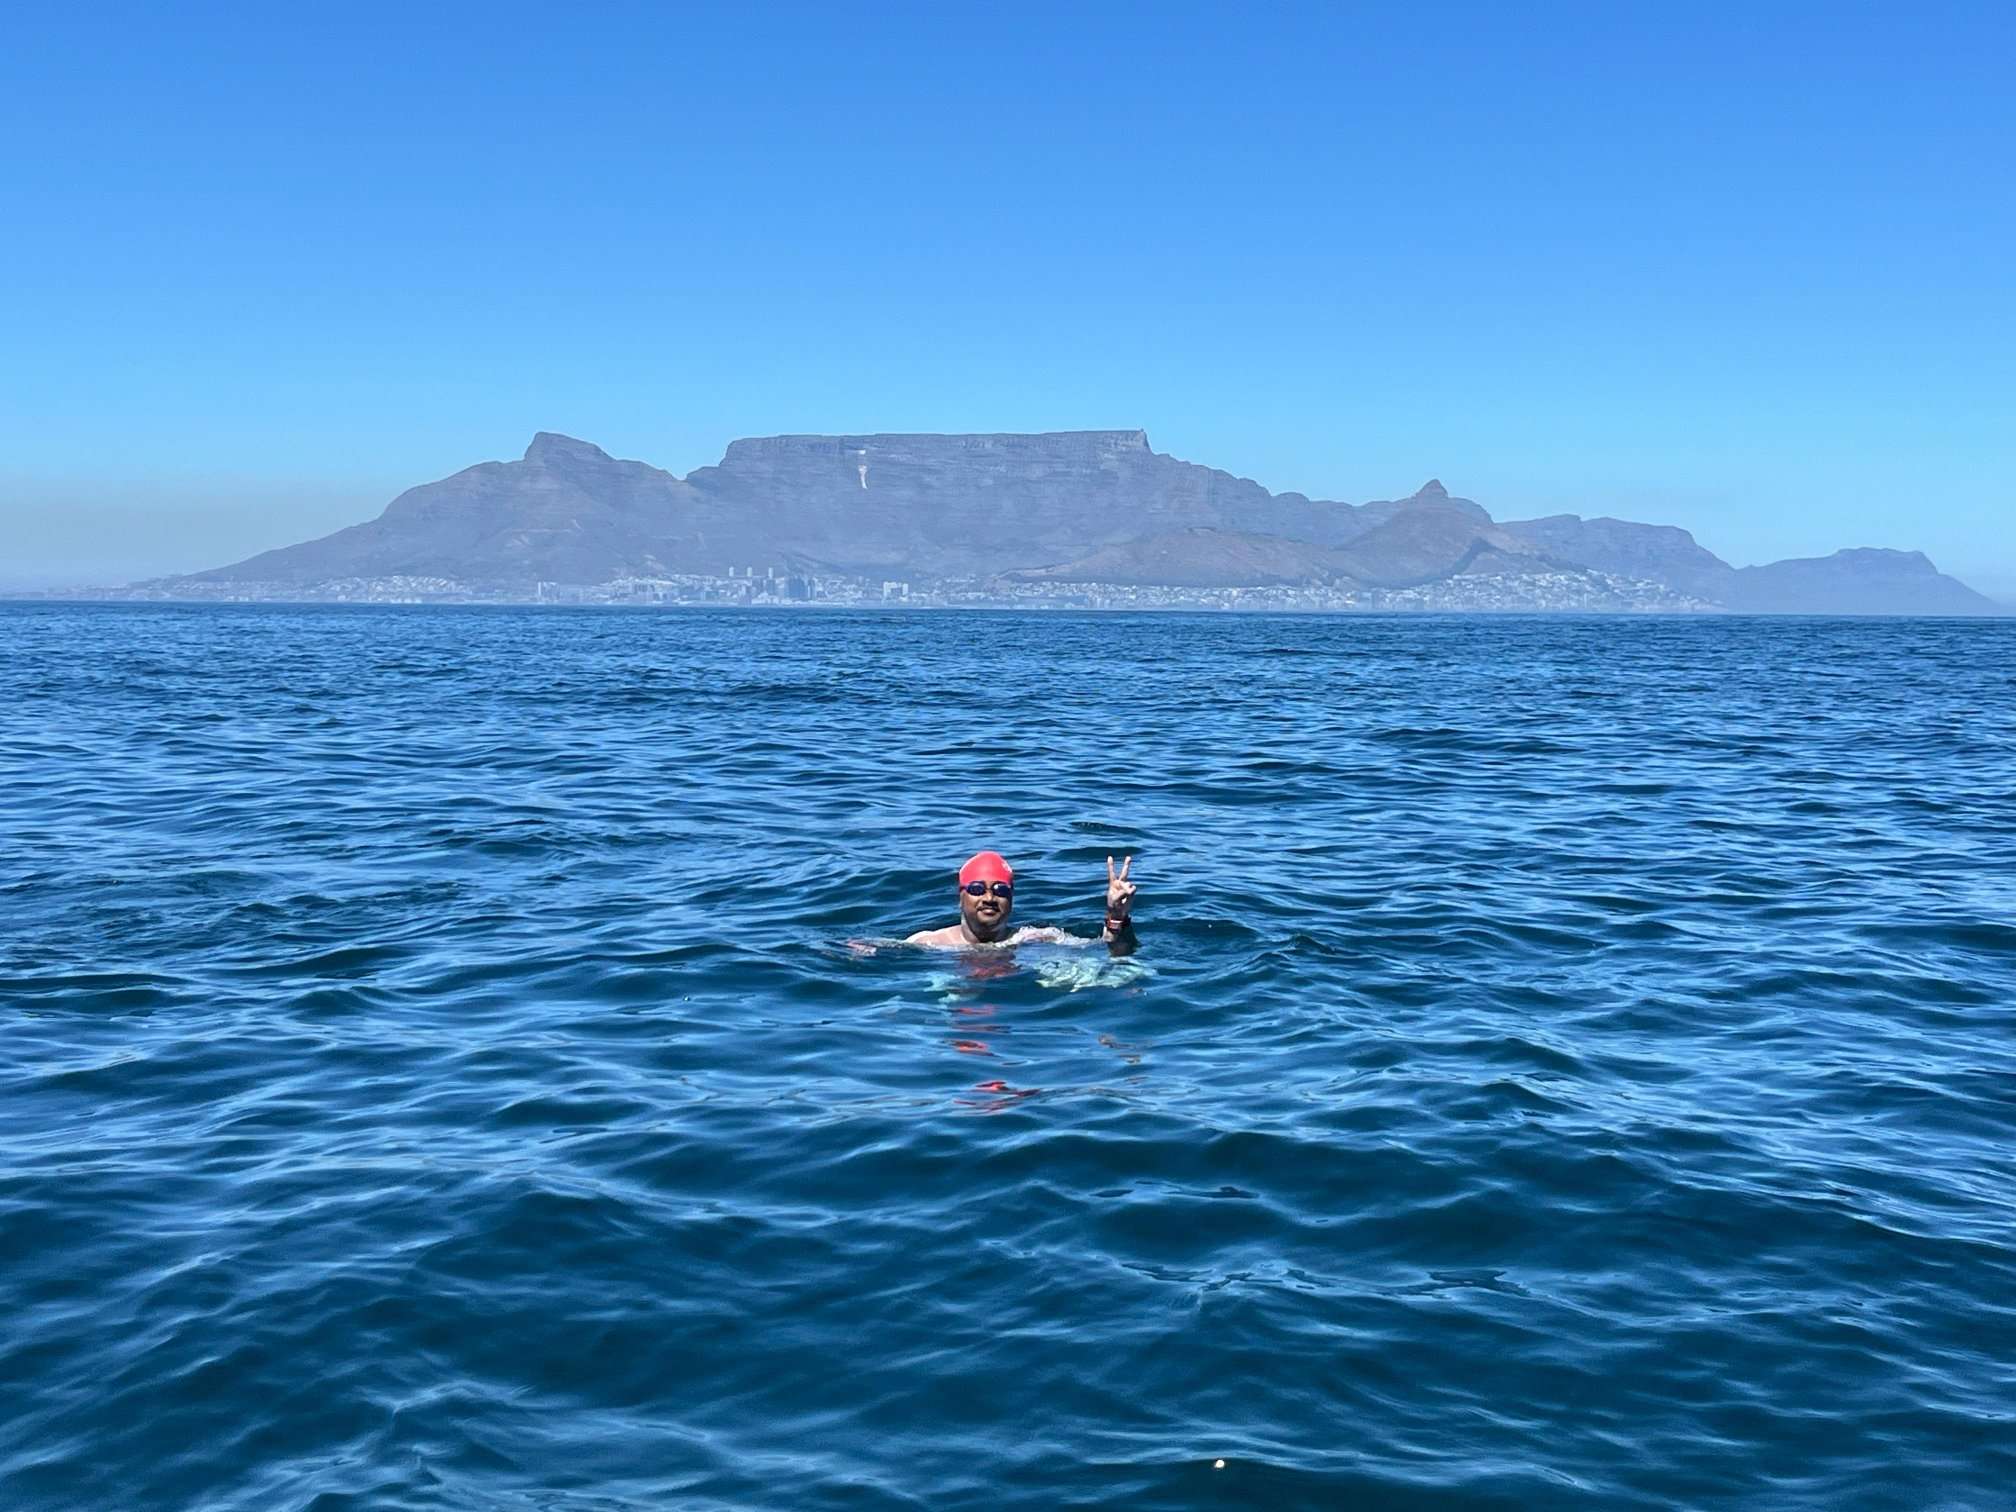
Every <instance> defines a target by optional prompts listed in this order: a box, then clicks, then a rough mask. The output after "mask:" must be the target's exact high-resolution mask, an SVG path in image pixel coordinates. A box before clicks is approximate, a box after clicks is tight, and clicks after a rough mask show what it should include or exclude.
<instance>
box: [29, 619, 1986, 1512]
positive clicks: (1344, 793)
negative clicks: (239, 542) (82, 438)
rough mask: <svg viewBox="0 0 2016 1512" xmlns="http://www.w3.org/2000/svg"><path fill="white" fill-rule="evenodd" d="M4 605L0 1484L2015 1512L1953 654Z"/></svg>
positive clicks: (1973, 773)
mask: <svg viewBox="0 0 2016 1512" xmlns="http://www.w3.org/2000/svg"><path fill="white" fill-rule="evenodd" d="M983 631H984V632H986V633H985V634H976V633H975V632H983ZM0 633H4V634H5V635H6V637H7V645H8V650H9V655H8V656H7V657H6V658H5V659H4V660H0V710H4V712H5V714H6V718H5V720H4V721H0V776H4V778H5V779H6V780H5V782H4V784H0V833H4V834H5V836H6V837H7V844H6V845H5V846H4V847H0V918H4V922H5V924H6V929H5V930H4V932H0V1013H4V1014H5V1016H6V1029H7V1033H6V1035H5V1037H4V1039H0V1320H4V1321H0V1506H5V1507H7V1508H9V1509H12V1508H16V1507H20V1508H27V1509H37V1508H101V1507H109V1506H118V1507H134V1508H154V1507H160V1508H224V1509H246V1512H252V1509H257V1512H269V1509H274V1508H315V1509H317V1512H325V1509H333V1508H373V1509H376V1508H430V1509H433V1508H511V1509H525V1512H531V1509H539V1512H556V1509H580V1512H586V1509H594V1512H612V1509H619V1508H621V1509H629V1508H638V1509H642V1508H659V1507H665V1506H682V1507H700V1508H730V1507H733V1508H766V1509H767V1508H774V1507H793V1508H800V1507H802V1508H812V1509H821V1508H925V1507H929V1508H934V1509H935V1508H943V1507H959V1506H970V1505H980V1504H983V1503H984V1504H986V1505H988V1506H1001V1505H1008V1506H1027V1507H1032V1508H1035V1507H1040V1508H1050V1507H1059V1506H1099V1507H1108V1506H1126V1507H1130V1508H1131V1507H1143V1508H1161V1507H1167V1508H1208V1507H1269V1508H1277V1507H1279V1508H1299V1507H1308V1508H1334V1507H1353V1508H1395V1509H1397V1508H1407V1509H1418V1508H1429V1509H1445V1508H1446V1509H1457V1508H1461V1509H1487V1508H1488V1509H1500V1508H1503V1509H1510V1508H1527V1507H1534V1506H1547V1507H1564V1508H1591V1509H1595V1508H1604V1509H1609V1508H1693V1507H1701V1506H1742V1507H1746V1508H1748V1507H1757V1508H1814V1509H1822V1508H1825V1509H1836V1508H1865V1507H1866V1508H1909V1509H1914V1512H1915V1509H1920V1508H1945V1509H1958V1508H1966V1509H1988V1508H1999V1507H2002V1506H2006V1505H2007V1504H2008V1497H2007V1487H2008V1485H2009V1484H2010V1482H2011V1480H2012V1478H2016V1447H2012V1446H2016V1431H2012V1430H2016V1423H2012V1421H2011V1420H2012V1416H2016V1412H2012V1408H2011V1405H2010V1404H2011V1403H2012V1402H2016V1367H2012V1365H2011V1364H2010V1362H2011V1361H2012V1360H2016V1305H2012V1303H2011V1301H2010V1299H2011V1298H2012V1297H2016V1198H2012V1196H2011V1193H2012V1192H2016V1154H2012V1151H2016V1095H2012V1094H2011V1092H2010V1090H2009V1089H2010V1088H2011V1087H2012V1086H2016V1080H2012V1074H2016V1028H2012V1024H2016V1016H2012V1010H2016V935H2012V933H2011V930H2012V921H2016V869H2012V868H2011V867H2010V866H2009V865H2008V858H2009V857H2010V856H2011V855H2012V854H2016V803H2012V801H2011V800H2012V796H2016V779H2012V775H2011V774H2012V773H2016V718H2012V715H2016V704H2012V699H2016V684H2012V683H2011V681H2010V680H2009V678H2008V676H2007V673H2006V668H2007V667H2008V666H2009V665H2010V663H2011V661H2012V659H2016V657H2012V652H2016V626H2010V625H2002V624H1995V623H1963V622H1957V621H1956V622H1941V621H1903V622H1874V621H1825V620H1788V621H1763V620H1739V619H1702V620H1685V619H1669V620H1621V619H1619V620H1611V619H1518V618H1505V619H1406V618H1391V619H1384V618H1355V619H1323V618H1297V617H1270V618H1238V617H1210V616H1196V617H1186V616H1140V617H1130V616H1104V617H1093V616H1075V615H1054V616H1042V617H1033V616H1032V617H1019V618H1000V619H991V620H990V619H987V618H985V617H976V618H973V619H954V618H950V617H944V616H933V615H914V616H904V615H789V614H775V615H765V614H727V613H724V614H719V615H708V614H673V613H667V614H658V615H654V614H596V613H585V612H550V611H548V612H532V611H506V610H468V611H460V610H424V611H423V610H400V609H364V608H359V609H329V610H282V609H267V608H253V607H242V606H230V607H226V606H219V607H214V608H195V607H185V606H174V607H168V606H162V607H120V606H98V607H73V606H48V605H44V606H0ZM982 846H990V847H994V848H998V849H1000V850H1003V851H1004V852H1006V853H1007V854H1008V855H1009V856H1010V857H1011V858H1012V859H1013V860H1014V861H1015V863H1016V866H1017V899H1016V910H1017V914H1018V916H1020V917H1022V918H1024V919H1026V920H1028V921H1030V922H1039V923H1054V924H1058V925H1061V926H1063V927H1065V928H1067V929H1072V930H1076V931H1078V932H1079V933H1080V934H1082V935H1085V936H1091V935H1094V934H1096V933H1097V931H1098V928H1099V922H1100V914H1101V894H1102V890H1103V884H1104V861H1105V857H1106V856H1107V854H1108V853H1114V854H1125V853H1132V854H1134V855H1136V857H1137V860H1136V863H1135V874H1136V876H1138V877H1139V878H1140V880H1141V885H1142V895H1141V901H1140V914H1141V945H1140V949H1139V951H1138V952H1136V953H1135V954H1133V955H1131V956H1124V957H1115V956H1113V955H1110V954H1109V953H1107V952H1106V951H1105V950H1103V949H1101V948H1097V947H1094V948H1089V949H1087V948H1073V947H1071V946H1068V945H1043V946H1032V947H1025V948H1023V949H1021V950H1018V951H1016V952H1014V953H1013V954H1012V955H994V956H989V957H978V956H963V957H962V956H959V955H956V954H953V955H938V954H927V953H921V952H917V951H912V950H905V949H902V948H900V947H895V946H893V945H891V944H890V943H889V942H890V941H891V940H892V939H894V938H898V937H900V936H902V935H904V934H906V933H908V932H909V931H911V930H913V929H917V928H920V927H923V926H926V925H936V924H941V923H944V922H947V921H948V919H949V918H950V917H951V913H952V908H953V891H952V886H951V880H952V872H953V869H954V868H955V867H956V866H957V864H958V863H959V861H960V860H961V859H963V858H964V856H965V855H967V854H968V853H970V852H971V851H972V850H975V849H978V848H980V847H982ZM850 942H853V943H851V944H850ZM1221 1461H1222V1466H1221V1463H1220V1462H1221Z"/></svg>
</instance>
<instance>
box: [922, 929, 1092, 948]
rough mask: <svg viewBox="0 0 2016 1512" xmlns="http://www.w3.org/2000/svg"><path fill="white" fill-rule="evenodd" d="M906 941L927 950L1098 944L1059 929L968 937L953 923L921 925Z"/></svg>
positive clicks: (1022, 930)
mask: <svg viewBox="0 0 2016 1512" xmlns="http://www.w3.org/2000/svg"><path fill="white" fill-rule="evenodd" d="M903 943H904V944H905V945H921V946H923V947H924V948H925V949H926V950H999V949H1001V948H1002V947H1003V946H1005V945H1097V944H1098V943H1099V942H1098V941H1097V940H1087V939H1082V938H1080V937H1079V936H1077V935H1074V934H1070V933H1068V932H1067V931H1065V930H1062V929H1053V928H1049V927H1047V926H1046V927H1044V928H1040V929H1018V930H1016V931H1015V933H1013V934H1012V935H1010V936H1008V938H1007V939H1005V940H988V941H984V942H983V941H979V940H969V939H968V938H966V931H965V930H964V929H962V928H961V927H960V926H959V925H957V924H954V925H952V926H951V927H950V928H949V929H920V930H918V931H917V933H915V934H913V935H910V936H907V937H906V938H905V939H904V941H903Z"/></svg>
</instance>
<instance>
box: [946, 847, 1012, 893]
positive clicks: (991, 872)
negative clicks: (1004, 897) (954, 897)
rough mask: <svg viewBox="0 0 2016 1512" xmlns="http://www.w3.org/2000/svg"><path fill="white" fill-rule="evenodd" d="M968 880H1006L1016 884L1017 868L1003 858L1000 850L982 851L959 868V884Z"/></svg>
mask: <svg viewBox="0 0 2016 1512" xmlns="http://www.w3.org/2000/svg"><path fill="white" fill-rule="evenodd" d="M968 882H1006V883H1007V884H1008V885H1009V886H1011V887H1012V886H1014V885H1015V868H1014V867H1012V866H1010V865H1009V864H1008V863H1007V862H1006V861H1003V860H1002V859H1001V853H1000V852H999V851H982V852H980V854H979V855H977V856H975V857H974V858H973V859H972V860H971V861H968V862H967V863H966V864H965V865H964V866H962V867H960V868H959V885H960V886H961V887H964V886H965V885H966V884H967V883H968Z"/></svg>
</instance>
